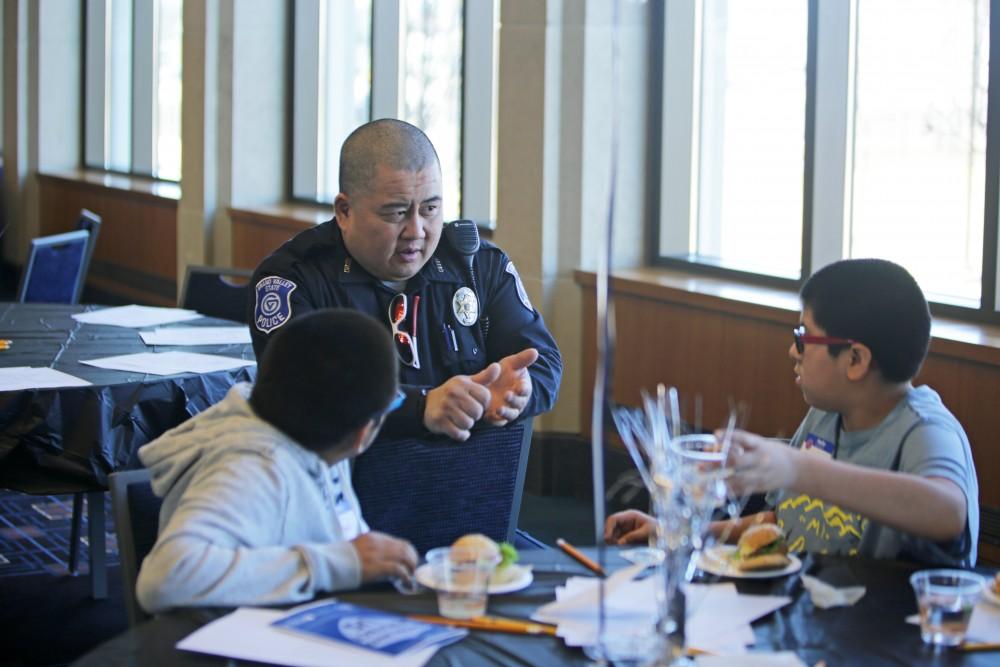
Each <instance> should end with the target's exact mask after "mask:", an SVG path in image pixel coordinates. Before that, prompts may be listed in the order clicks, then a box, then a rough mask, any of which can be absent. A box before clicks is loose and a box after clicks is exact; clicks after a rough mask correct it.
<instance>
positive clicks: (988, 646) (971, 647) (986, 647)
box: [958, 642, 1000, 652]
mask: <svg viewBox="0 0 1000 667" xmlns="http://www.w3.org/2000/svg"><path fill="white" fill-rule="evenodd" d="M958 648H959V650H960V651H966V652H972V651H1000V643H998V642H965V643H964V644H962V645H960V646H959V647H958Z"/></svg>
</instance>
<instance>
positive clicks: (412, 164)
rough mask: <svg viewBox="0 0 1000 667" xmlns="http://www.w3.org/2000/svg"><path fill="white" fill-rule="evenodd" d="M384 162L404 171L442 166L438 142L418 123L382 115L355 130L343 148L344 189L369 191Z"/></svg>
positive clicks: (341, 164)
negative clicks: (377, 170)
mask: <svg viewBox="0 0 1000 667" xmlns="http://www.w3.org/2000/svg"><path fill="white" fill-rule="evenodd" d="M378 165H384V166H386V167H389V168H391V169H397V170H400V171H423V170H424V169H426V168H427V167H430V166H435V167H438V168H440V165H441V162H440V160H438V154H437V151H435V150H434V144H432V143H431V140H430V139H428V138H427V135H426V134H424V132H423V130H421V129H420V128H419V127H416V126H415V125H410V124H409V123H407V122H405V121H402V120H396V119H395V118H380V119H379V120H373V121H372V122H370V123H366V124H364V125H362V126H361V127H359V128H357V129H356V130H354V131H353V132H351V134H350V136H348V137H347V139H346V140H344V145H343V146H342V147H341V149H340V191H341V192H343V193H344V194H346V195H356V194H358V193H360V192H365V191H366V189H367V187H368V184H369V183H370V182H371V180H372V179H373V178H374V177H375V169H376V167H378Z"/></svg>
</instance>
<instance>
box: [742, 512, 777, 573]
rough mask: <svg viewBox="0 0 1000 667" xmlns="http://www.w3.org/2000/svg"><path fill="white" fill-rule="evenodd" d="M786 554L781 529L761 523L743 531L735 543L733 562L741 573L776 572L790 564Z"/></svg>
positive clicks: (771, 524) (770, 524) (774, 525)
mask: <svg viewBox="0 0 1000 667" xmlns="http://www.w3.org/2000/svg"><path fill="white" fill-rule="evenodd" d="M787 554H788V545H786V544H785V535H784V533H782V532H781V528H778V526H777V525H776V524H773V523H762V524H758V525H756V526H751V527H750V528H747V529H746V530H744V531H743V534H742V535H740V540H739V542H737V543H736V553H735V554H734V556H733V560H734V561H735V563H736V567H737V568H739V569H740V570H741V571H743V572H751V571H754V570H777V569H780V568H784V567H787V566H788V565H789V564H790V563H791V561H790V560H789V559H788V555H787Z"/></svg>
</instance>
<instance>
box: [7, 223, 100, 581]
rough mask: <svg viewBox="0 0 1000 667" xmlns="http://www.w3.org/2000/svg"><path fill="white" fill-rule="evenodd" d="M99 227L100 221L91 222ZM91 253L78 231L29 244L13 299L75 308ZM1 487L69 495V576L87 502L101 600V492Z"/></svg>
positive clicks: (14, 484)
mask: <svg viewBox="0 0 1000 667" xmlns="http://www.w3.org/2000/svg"><path fill="white" fill-rule="evenodd" d="M97 224H98V225H100V219H98V220H97ZM92 251H93V245H92V243H91V231H90V230H88V229H79V230H76V231H72V232H66V233H65V234H55V235H53V236H43V237H40V238H37V239H34V240H32V242H31V250H30V252H29V254H28V263H27V264H26V265H25V268H24V273H23V274H22V275H21V285H20V287H19V288H18V291H17V300H18V301H20V302H21V303H78V301H79V298H80V293H81V292H82V291H83V282H84V280H85V278H86V274H87V263H88V262H89V261H90V259H89V258H90V253H91V252H92ZM0 486H2V487H3V488H12V489H16V490H18V491H21V492H23V493H28V494H34V495H48V494H55V495H60V494H63V493H71V494H73V520H72V524H71V529H70V545H69V563H68V568H69V571H70V572H71V573H73V574H76V571H77V562H78V559H79V553H80V533H81V528H82V521H83V499H84V494H86V498H87V516H88V522H87V526H88V532H89V540H90V550H89V553H90V581H91V593H92V595H93V596H94V598H95V599H98V600H99V599H102V598H104V597H106V596H107V571H106V561H105V553H104V490H103V489H102V488H100V487H96V486H93V485H89V484H79V483H76V482H66V483H59V484H55V485H53V483H52V482H51V481H49V482H44V483H41V484H36V483H33V482H32V480H27V479H17V480H0Z"/></svg>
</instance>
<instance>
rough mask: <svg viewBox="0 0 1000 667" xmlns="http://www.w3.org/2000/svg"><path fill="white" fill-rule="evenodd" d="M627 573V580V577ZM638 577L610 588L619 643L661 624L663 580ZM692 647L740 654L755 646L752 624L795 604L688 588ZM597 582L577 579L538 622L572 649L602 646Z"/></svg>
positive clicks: (609, 608) (611, 620) (609, 606)
mask: <svg viewBox="0 0 1000 667" xmlns="http://www.w3.org/2000/svg"><path fill="white" fill-rule="evenodd" d="M623 573H624V574H623ZM634 574H635V572H629V571H627V570H621V571H619V572H618V573H616V574H615V575H612V576H611V577H609V578H608V580H607V581H606V582H605V631H606V632H607V633H608V634H609V635H611V636H615V637H628V636H636V637H642V636H644V635H646V634H647V633H649V632H651V631H652V628H653V626H654V624H655V619H656V586H657V585H658V579H657V578H655V577H650V578H648V579H644V580H642V581H629V580H628V578H629V577H630V576H634ZM686 590H687V613H688V617H687V621H686V625H685V633H686V639H687V643H688V646H690V647H692V648H696V649H699V650H702V651H708V652H711V653H724V654H729V655H732V654H740V653H744V652H745V651H746V648H745V647H746V646H748V645H751V644H753V642H754V634H753V629H752V628H751V627H750V623H751V622H753V621H755V620H756V619H758V618H760V617H762V616H765V615H767V614H769V613H771V612H772V611H774V610H776V609H780V608H781V607H783V606H785V605H786V604H788V603H790V602H791V598H788V597H784V596H770V595H740V594H739V593H737V591H736V586H735V585H734V584H732V583H724V584H707V585H702V584H692V585H689V586H687V589H686ZM597 600H598V593H597V580H596V579H593V578H583V577H572V578H570V579H568V580H567V582H566V586H565V587H561V588H557V589H556V602H553V603H549V604H547V605H544V606H543V607H540V608H539V609H538V611H536V612H535V614H533V615H532V618H533V619H535V620H538V621H542V622H546V623H553V624H556V625H557V626H558V629H557V631H556V633H557V636H559V637H561V638H562V639H563V640H564V641H565V642H566V645H567V646H588V645H593V644H594V643H596V640H597V624H598V618H597Z"/></svg>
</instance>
